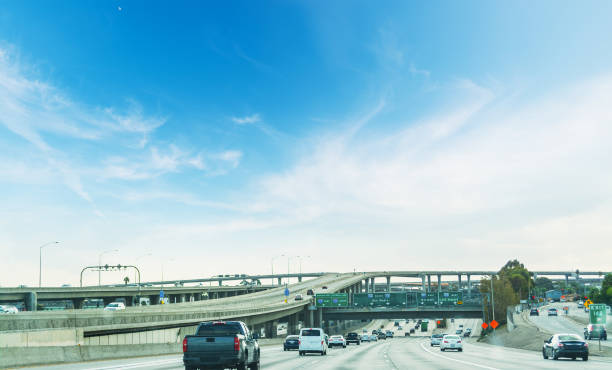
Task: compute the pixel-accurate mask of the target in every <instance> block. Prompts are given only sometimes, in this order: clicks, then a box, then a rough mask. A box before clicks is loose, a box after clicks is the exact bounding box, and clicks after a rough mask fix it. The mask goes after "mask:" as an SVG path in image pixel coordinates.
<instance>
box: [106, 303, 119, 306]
mask: <svg viewBox="0 0 612 370" xmlns="http://www.w3.org/2000/svg"><path fill="white" fill-rule="evenodd" d="M108 307H119V303H111V304H109V305H108Z"/></svg>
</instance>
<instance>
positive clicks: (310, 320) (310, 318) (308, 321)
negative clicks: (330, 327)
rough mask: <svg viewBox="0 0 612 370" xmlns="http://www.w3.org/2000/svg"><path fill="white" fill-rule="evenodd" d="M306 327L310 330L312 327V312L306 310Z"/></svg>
mask: <svg viewBox="0 0 612 370" xmlns="http://www.w3.org/2000/svg"><path fill="white" fill-rule="evenodd" d="M306 326H308V327H310V328H312V327H313V326H315V325H314V311H312V310H308V320H307V325H306Z"/></svg>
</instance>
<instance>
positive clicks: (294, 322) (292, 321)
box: [287, 313, 299, 335]
mask: <svg viewBox="0 0 612 370" xmlns="http://www.w3.org/2000/svg"><path fill="white" fill-rule="evenodd" d="M298 315H299V314H297V313H295V314H293V315H291V316H289V319H288V320H287V334H288V335H295V334H297V333H298V328H297V327H298V320H299V317H298Z"/></svg>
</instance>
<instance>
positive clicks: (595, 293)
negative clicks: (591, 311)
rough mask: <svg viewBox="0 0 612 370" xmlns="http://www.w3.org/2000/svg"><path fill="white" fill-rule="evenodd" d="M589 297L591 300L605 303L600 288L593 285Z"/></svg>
mask: <svg viewBox="0 0 612 370" xmlns="http://www.w3.org/2000/svg"><path fill="white" fill-rule="evenodd" d="M588 297H589V299H590V300H591V301H593V302H595V303H603V300H602V298H603V297H602V296H601V294H600V291H599V289H598V288H596V287H591V289H589V295H588Z"/></svg>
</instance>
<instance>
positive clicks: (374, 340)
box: [370, 334, 378, 342]
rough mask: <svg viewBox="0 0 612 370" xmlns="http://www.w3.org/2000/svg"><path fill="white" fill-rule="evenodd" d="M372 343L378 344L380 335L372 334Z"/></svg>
mask: <svg viewBox="0 0 612 370" xmlns="http://www.w3.org/2000/svg"><path fill="white" fill-rule="evenodd" d="M370 342H378V335H376V334H371V335H370Z"/></svg>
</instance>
